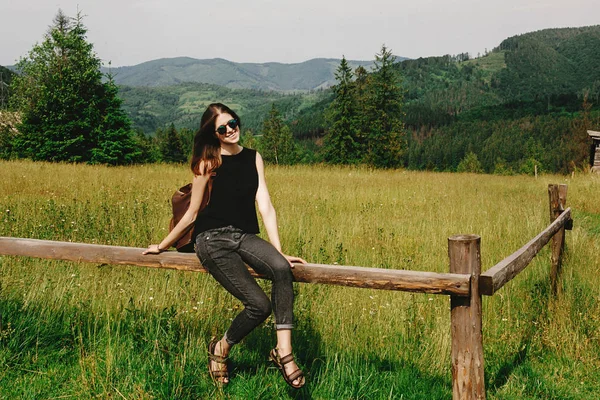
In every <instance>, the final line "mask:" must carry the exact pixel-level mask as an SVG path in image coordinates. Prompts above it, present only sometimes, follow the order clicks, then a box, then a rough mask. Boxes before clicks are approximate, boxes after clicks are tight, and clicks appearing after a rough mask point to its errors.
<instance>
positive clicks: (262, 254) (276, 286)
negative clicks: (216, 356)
mask: <svg viewBox="0 0 600 400" xmlns="http://www.w3.org/2000/svg"><path fill="white" fill-rule="evenodd" d="M196 254H197V255H198V258H199V259H200V262H201V263H202V266H204V268H206V269H207V270H208V272H209V273H210V274H211V275H212V276H213V277H214V278H215V279H216V280H217V281H218V282H219V283H220V284H221V285H223V287H224V288H225V289H226V290H227V291H228V292H229V293H231V294H232V295H233V296H235V297H236V298H237V299H239V300H240V301H241V302H242V304H244V309H243V310H242V311H241V312H240V313H239V314H238V315H237V316H236V317H235V318H234V320H233V322H232V323H231V326H230V327H229V329H228V330H227V332H226V333H225V338H226V340H227V342H228V343H229V344H236V343H239V342H240V341H241V340H242V339H243V338H244V337H245V336H246V335H247V334H248V333H250V331H252V330H253V329H254V328H256V327H257V326H258V325H260V324H261V323H262V322H263V321H264V320H265V319H267V317H268V316H269V315H271V306H272V310H273V312H274V314H275V327H276V329H292V328H293V327H294V325H293V323H294V317H293V310H292V306H293V302H294V291H293V287H292V281H293V279H294V277H293V275H292V271H291V270H290V264H289V263H288V261H287V260H286V259H285V257H283V256H282V255H281V253H280V252H278V251H277V249H275V247H273V245H271V244H270V243H269V242H267V241H265V240H263V239H261V238H259V237H258V236H256V235H254V234H249V233H244V232H243V231H242V230H240V229H237V228H235V227H233V226H227V227H224V228H217V229H210V230H208V231H205V232H202V233H200V234H198V236H197V237H196ZM244 263H247V264H248V265H249V266H250V267H252V269H253V270H255V271H256V272H258V273H259V274H261V275H265V276H266V277H268V278H269V279H271V281H272V282H273V286H272V289H271V301H269V298H268V297H267V295H266V294H265V292H264V291H263V290H262V289H261V288H260V286H259V285H258V283H256V280H255V279H254V278H253V277H252V275H250V272H249V271H248V268H247V267H246V265H244Z"/></svg>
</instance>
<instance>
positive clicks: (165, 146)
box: [159, 124, 188, 163]
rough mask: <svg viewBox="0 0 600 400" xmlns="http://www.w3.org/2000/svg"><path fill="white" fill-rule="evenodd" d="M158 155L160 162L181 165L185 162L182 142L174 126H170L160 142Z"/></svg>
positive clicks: (185, 157)
mask: <svg viewBox="0 0 600 400" xmlns="http://www.w3.org/2000/svg"><path fill="white" fill-rule="evenodd" d="M159 147H160V153H161V155H162V160H163V161H164V162H169V163H182V162H186V161H187V159H188V158H187V156H186V153H185V151H184V148H183V147H184V146H183V142H182V140H181V137H180V136H179V133H178V132H177V129H175V125H173V124H171V126H170V127H169V129H168V130H167V132H166V133H165V135H164V137H163V139H162V140H161V142H160V146H159Z"/></svg>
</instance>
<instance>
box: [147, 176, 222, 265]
mask: <svg viewBox="0 0 600 400" xmlns="http://www.w3.org/2000/svg"><path fill="white" fill-rule="evenodd" d="M209 179H210V174H203V175H196V176H194V179H193V181H192V197H191V199H190V206H189V208H188V209H187V211H186V212H185V214H183V217H181V220H179V222H178V223H177V225H175V227H174V228H173V230H172V231H171V232H169V234H168V235H167V237H166V238H164V239H163V240H162V241H161V242H160V243H159V244H152V245H150V247H148V249H147V250H146V251H144V252H143V253H142V254H158V253H160V252H163V251H165V250H166V249H168V248H169V247H171V245H172V244H173V243H175V242H176V241H177V239H179V238H180V237H181V236H182V235H183V234H184V233H185V232H186V231H187V230H188V229H189V227H190V226H191V225H193V224H194V222H195V221H196V217H197V216H198V211H199V210H200V204H201V203H202V197H203V196H204V191H205V190H206V184H207V183H208V180H209Z"/></svg>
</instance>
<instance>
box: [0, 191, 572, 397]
mask: <svg viewBox="0 0 600 400" xmlns="http://www.w3.org/2000/svg"><path fill="white" fill-rule="evenodd" d="M548 194H549V199H550V225H549V226H548V227H547V228H546V229H544V230H543V231H542V232H540V233H539V234H538V235H537V236H536V237H534V238H533V239H531V240H530V241H529V242H528V243H527V244H525V245H524V246H523V247H521V248H520V249H519V250H517V251H516V252H514V253H513V254H511V255H510V256H508V257H507V258H505V259H504V260H502V261H500V262H499V263H498V264H496V265H495V266H493V267H492V268H490V269H489V270H487V271H486V272H485V273H483V274H482V273H481V253H480V237H479V236H477V235H456V236H452V237H450V238H448V256H449V258H450V273H436V272H421V271H406V270H390V269H379V268H363V267H351V266H341V265H324V264H295V267H294V269H293V270H292V271H293V274H294V278H295V280H296V282H305V283H322V284H330V285H342V286H353V287H360V288H371V289H385V290H401V291H408V292H420V293H431V294H443V295H449V296H450V309H451V311H450V312H451V335H452V396H453V399H455V400H456V399H485V380H484V361H483V335H482V330H481V324H482V308H481V298H482V295H486V296H492V295H493V294H494V293H495V292H496V291H498V290H499V289H501V288H502V287H503V286H504V285H505V284H507V283H508V282H509V281H510V280H511V279H513V278H514V277H516V276H517V275H518V274H519V273H520V272H521V271H523V270H524V269H525V268H526V267H527V265H529V263H530V262H531V260H532V259H533V257H535V255H536V254H537V253H538V252H539V251H540V250H541V249H542V248H543V247H544V246H545V245H546V244H547V243H548V242H549V241H550V240H552V258H551V264H552V267H551V271H550V277H551V283H552V288H553V291H554V292H556V290H557V280H558V277H559V274H560V268H561V262H562V253H563V250H564V242H565V230H566V229H567V230H568V229H571V227H572V219H571V209H570V208H567V209H565V204H566V198H567V185H549V186H548ZM143 250H145V249H141V248H132V247H118V246H103V245H93V244H84V243H67V242H56V241H49V240H36V239H22V238H11V237H0V255H12V256H28V257H37V258H48V259H56V260H68V261H76V262H92V263H102V264H117V265H137V266H142V267H151V268H170V269H178V270H183V271H201V272H206V271H205V270H204V269H203V267H202V266H201V265H200V263H199V261H198V258H197V257H196V256H195V255H194V254H184V253H177V252H165V253H161V254H158V255H145V256H144V255H142V251H143ZM249 270H250V272H251V274H252V275H254V276H256V277H259V278H264V277H262V276H261V275H258V274H256V273H255V272H254V271H253V270H252V269H249Z"/></svg>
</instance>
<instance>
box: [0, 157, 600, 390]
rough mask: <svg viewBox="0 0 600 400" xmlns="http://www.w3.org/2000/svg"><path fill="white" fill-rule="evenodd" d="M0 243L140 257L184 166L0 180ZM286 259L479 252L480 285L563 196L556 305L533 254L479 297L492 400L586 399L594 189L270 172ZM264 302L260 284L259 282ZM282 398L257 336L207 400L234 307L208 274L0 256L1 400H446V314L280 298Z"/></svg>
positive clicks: (597, 200) (370, 302) (39, 168)
mask: <svg viewBox="0 0 600 400" xmlns="http://www.w3.org/2000/svg"><path fill="white" fill-rule="evenodd" d="M0 170H1V171H2V172H1V180H2V182H3V183H2V185H1V186H0V236H13V237H30V238H39V239H51V240H63V241H76V242H86V243H102V244H114V245H123V246H136V247H145V246H147V245H148V244H149V243H156V242H158V241H159V240H160V239H161V238H162V237H163V236H164V235H165V234H166V232H167V230H166V228H167V226H168V220H169V218H170V208H169V207H170V204H169V198H170V195H171V194H172V192H173V191H174V190H175V189H176V188H178V187H179V186H181V185H183V184H185V183H187V182H188V181H189V180H190V173H189V172H188V171H187V167H185V166H165V165H150V166H136V167H122V168H121V167H120V168H105V167H97V166H96V167H93V166H83V165H68V164H59V165H56V164H46V163H32V162H25V161H18V162H0ZM267 181H268V182H269V189H270V192H271V196H272V199H273V202H274V204H275V207H276V209H277V211H278V221H279V225H280V233H281V238H282V242H283V245H284V251H286V252H287V253H289V254H296V255H299V256H302V257H304V258H305V259H307V260H309V261H310V262H315V263H329V264H333V263H338V264H343V265H357V266H365V267H379V268H395V269H411V270H422V271H438V272H447V271H448V257H447V238H448V237H449V236H451V235H453V234H459V233H475V234H478V235H480V236H481V238H482V240H481V250H482V262H483V269H484V270H485V269H488V268H489V267H491V266H492V265H494V264H495V263H497V262H498V261H500V260H501V259H503V258H505V257H506V256H508V255H509V254H510V253H512V252H513V251H515V250H516V249H518V248H519V247H521V246H522V245H523V244H524V243H526V242H527V241H528V240H529V239H531V238H532V237H533V236H535V235H536V234H537V233H538V232H539V231H541V230H542V229H543V228H544V227H545V226H547V224H548V222H549V221H548V218H549V212H548V196H547V185H548V184H549V183H567V184H568V185H569V193H568V198H567V204H568V205H569V206H570V207H572V209H573V217H574V220H575V226H574V229H573V230H572V231H570V232H568V233H567V237H566V249H567V250H566V258H565V262H564V271H563V275H562V277H561V280H560V291H559V294H558V296H557V297H556V298H554V297H553V296H552V295H551V292H550V290H549V288H550V286H549V268H550V262H549V260H550V255H549V251H548V249H547V248H546V249H544V250H543V251H542V252H541V253H540V254H539V255H538V257H536V258H535V259H534V261H533V263H532V264H531V265H530V266H529V267H528V268H527V269H526V270H525V272H523V273H522V274H521V275H519V276H518V277H517V278H516V279H515V280H514V281H512V282H511V283H509V284H508V285H507V286H505V287H504V288H503V289H501V290H500V291H499V292H498V293H497V294H496V295H495V296H493V297H491V298H490V297H486V298H484V302H483V313H484V319H483V334H484V356H485V373H486V387H487V395H488V398H489V399H598V398H600V336H599V332H600V276H599V274H598V271H599V269H600V257H599V255H600V176H598V175H596V176H592V175H575V176H573V177H563V176H546V175H542V176H541V177H539V178H537V179H535V178H533V177H525V176H515V177H499V176H490V175H470V174H449V173H448V174H446V173H428V172H410V171H373V170H369V169H360V168H333V167H319V166H317V167H314V166H313V167H308V166H297V167H268V168H267ZM264 287H265V288H267V289H268V288H269V283H268V282H264ZM295 288H296V289H295V290H296V292H297V297H296V303H295V311H296V318H297V329H296V330H295V332H294V339H295V352H296V354H297V356H298V358H299V360H300V362H301V364H302V365H303V366H304V367H305V370H306V371H307V372H308V379H309V380H308V384H307V386H306V387H305V388H304V389H303V390H301V391H299V392H292V391H291V389H288V388H287V386H286V385H285V383H284V381H283V379H282V378H281V376H280V375H279V374H278V371H277V370H275V369H274V368H273V367H271V366H270V365H269V363H268V361H267V356H268V352H269V350H270V348H271V347H273V345H274V343H275V332H274V328H273V326H272V321H268V323H266V324H264V325H262V326H261V327H259V328H258V329H257V330H256V331H255V332H253V333H252V334H251V335H250V336H249V337H247V338H246V339H245V341H244V342H243V343H242V344H241V345H239V346H237V347H236V348H235V349H234V351H233V352H232V359H233V362H234V369H233V377H232V383H231V384H230V385H229V387H227V388H226V389H225V390H224V391H221V390H219V389H217V388H216V387H215V386H214V385H213V384H212V382H211V380H210V378H209V376H208V373H207V371H206V350H205V349H206V344H207V342H208V340H209V339H210V337H211V336H212V335H220V334H222V333H223V331H224V330H225V329H226V328H227V326H228V323H229V322H230V319H231V318H232V317H233V316H234V315H235V314H236V313H237V311H238V309H239V307H240V304H239V303H238V302H237V301H236V300H235V299H233V298H232V297H231V296H230V295H229V294H227V293H226V292H225V290H224V289H222V288H221V287H220V286H219V285H218V284H216V283H215V282H214V281H213V280H212V278H211V277H210V276H209V275H207V274H202V273H191V272H179V271H170V270H154V269H146V268H141V267H124V266H111V265H94V264H83V263H82V264H79V263H72V262H61V261H51V260H39V259H30V258H17V257H4V256H0V398H2V399H58V398H60V399H69V398H72V399H91V398H102V399H104V398H113V399H208V398H227V399H229V398H231V399H249V398H251V399H280V398H306V399H448V398H450V397H451V373H450V313H449V298H448V297H447V296H435V295H426V294H410V293H404V292H389V291H375V290H368V289H354V288H343V287H334V286H325V285H308V284H297V285H296V287H295Z"/></svg>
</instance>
